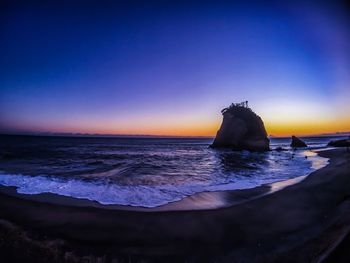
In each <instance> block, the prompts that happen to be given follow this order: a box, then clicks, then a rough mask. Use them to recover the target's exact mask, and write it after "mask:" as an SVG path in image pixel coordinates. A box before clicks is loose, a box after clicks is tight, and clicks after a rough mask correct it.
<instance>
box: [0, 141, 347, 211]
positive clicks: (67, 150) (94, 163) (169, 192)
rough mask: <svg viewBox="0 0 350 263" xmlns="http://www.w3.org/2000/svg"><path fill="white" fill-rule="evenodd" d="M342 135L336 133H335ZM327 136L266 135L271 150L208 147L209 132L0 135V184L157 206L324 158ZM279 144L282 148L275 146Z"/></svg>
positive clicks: (243, 185)
mask: <svg viewBox="0 0 350 263" xmlns="http://www.w3.org/2000/svg"><path fill="white" fill-rule="evenodd" d="M338 138H339V139H341V137H338ZM332 139H334V138H332V137H313V138H311V137H308V138H303V140H304V141H305V142H306V143H307V144H308V146H309V147H308V148H305V149H299V150H294V149H291V148H290V147H289V144H290V142H291V139H290V138H271V140H270V141H271V143H270V147H271V151H268V152H263V153H258V152H249V151H233V150H230V149H212V148H210V147H209V146H210V144H211V143H212V142H213V138H164V137H161V138H153V137H145V138H141V137H135V138H129V137H76V136H75V137H63V136H56V137H55V136H20V135H0V185H3V186H14V187H16V188H17V192H18V193H22V194H39V193H54V194H59V195H64V196H70V197H75V198H83V199H89V200H93V201H97V202H99V203H101V204H104V205H111V204H114V205H126V206H140V207H157V206H161V205H165V204H167V203H170V202H174V201H178V200H181V199H183V198H184V197H186V196H190V195H193V194H195V193H198V192H207V191H224V190H234V189H248V188H254V187H257V186H260V185H265V184H270V183H273V182H281V181H285V180H288V179H292V178H296V177H299V176H305V175H308V174H309V173H311V172H313V171H315V170H317V169H320V168H322V167H324V166H325V165H327V163H328V160H327V159H326V158H322V157H320V156H318V155H317V153H316V152H315V151H314V150H316V149H326V148H327V144H328V142H329V141H330V140H332ZM278 147H282V148H283V149H284V150H283V151H277V150H276V149H277V148H278Z"/></svg>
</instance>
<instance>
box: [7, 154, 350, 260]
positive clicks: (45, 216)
mask: <svg viewBox="0 0 350 263" xmlns="http://www.w3.org/2000/svg"><path fill="white" fill-rule="evenodd" d="M320 155H321V156H324V157H327V158H330V163H329V165H327V166H326V167H325V168H322V169H320V170H318V171H315V172H313V173H311V174H310V175H309V176H308V177H307V178H305V179H304V180H302V181H301V182H300V183H297V184H294V185H291V186H288V187H286V188H284V189H283V190H281V191H278V192H274V193H273V194H269V195H266V194H264V193H266V189H264V188H260V189H258V190H257V189H252V190H251V193H252V192H254V191H257V192H255V193H253V194H250V193H249V190H247V191H244V192H237V191H236V192H235V191H230V192H229V196H226V198H232V199H233V200H236V201H237V200H238V201H242V200H243V201H244V202H236V201H234V202H232V206H230V207H224V208H220V209H206V210H192V211H189V210H187V211H149V210H147V211H143V210H137V209H136V210H125V209H124V210H122V209H119V208H120V207H119V208H118V207H105V206H101V205H98V204H97V203H95V202H90V201H87V200H77V199H74V198H68V197H59V196H55V195H51V194H43V195H40V197H39V198H37V199H35V200H33V199H32V200H29V199H28V197H27V196H24V195H20V194H16V193H15V191H14V189H13V188H12V189H11V188H6V189H4V188H2V191H1V194H0V218H1V219H4V220H6V221H5V222H10V223H9V224H14V225H15V226H16V229H19V230H18V231H15V232H16V233H18V232H20V231H23V232H24V233H28V235H30V236H31V238H29V239H28V238H27V239H25V240H27V241H28V240H32V239H33V240H34V241H35V242H37V243H35V242H34V241H33V242H34V243H35V244H38V246H39V247H40V246H41V248H42V249H41V250H39V249H38V251H48V252H47V253H48V254H49V253H51V252H49V251H51V250H50V249H46V250H45V244H46V243H47V240H48V239H49V240H54V239H55V240H56V239H59V240H61V241H62V242H64V246H58V247H55V253H56V254H57V257H58V258H59V260H58V261H59V262H63V261H64V259H66V261H67V262H71V261H69V259H67V256H66V255H67V252H68V251H69V253H70V255H71V254H74V255H75V257H74V260H79V259H82V258H83V256H86V255H92V256H91V257H93V258H94V259H98V258H100V262H103V261H105V262H109V261H110V260H111V259H113V258H114V259H115V258H117V259H119V260H123V259H126V260H127V262H128V260H131V261H136V262H139V261H141V260H146V261H147V260H148V261H159V262H164V261H174V262H179V261H180V262H183V261H187V262H188V261H190V262H214V261H215V262H322V261H325V260H328V261H329V260H332V258H333V259H336V260H337V261H338V262H342V261H341V260H346V259H347V258H350V253H348V252H347V251H346V249H344V248H342V247H344V246H345V245H344V244H347V243H346V242H348V243H349V237H348V236H349V229H350V154H349V153H346V150H345V149H343V148H341V149H336V150H330V151H325V152H320ZM237 193H238V194H237ZM226 194H228V193H227V192H226ZM230 196H231V197H230ZM256 197H259V198H256ZM240 198H241V199H240ZM226 200H229V199H226ZM6 224H7V223H4V224H3V228H0V229H5V230H2V231H5V232H3V233H7V235H8V240H12V239H11V238H13V236H14V234H9V231H7V230H6V229H8V228H6ZM11 229H12V228H11ZM10 233H13V232H11V231H10ZM23 235H24V234H23ZM23 235H22V236H23ZM14 239H15V240H14V241H12V242H13V245H11V244H12V243H11V244H10V245H9V244H7V245H6V246H4V245H2V251H3V252H2V253H3V254H4V255H6V257H14V258H15V257H19V256H21V255H20V253H19V254H18V252H19V251H18V250H16V249H14V248H18V246H19V245H18V244H22V243H21V242H22V241H21V240H20V241H18V238H14ZM0 241H1V240H0ZM23 242H24V241H23ZM33 242H31V243H33ZM43 242H44V243H43ZM45 242H46V243H45ZM0 247H1V242H0ZM19 247H20V246H19ZM43 247H44V248H43ZM5 248H6V251H4V250H5ZM11 251H12V252H11ZM13 251H16V252H17V254H16V252H13ZM22 253H24V252H22ZM38 253H39V252H38ZM43 253H44V252H40V253H39V254H35V253H27V254H25V255H26V256H27V257H26V259H27V261H30V260H33V262H35V257H37V258H38V257H39V256H40V257H42V258H45V257H44V256H43ZM44 254H45V253H44ZM56 254H55V255H56ZM60 257H61V258H60ZM68 258H69V257H68ZM70 259H71V260H73V259H72V258H70ZM74 260H73V261H72V262H76V261H74ZM101 260H102V261H101ZM344 262H346V261H344Z"/></svg>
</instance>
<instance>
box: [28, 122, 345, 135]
mask: <svg viewBox="0 0 350 263" xmlns="http://www.w3.org/2000/svg"><path fill="white" fill-rule="evenodd" d="M221 121H222V119H221V118H220V119H218V120H217V121H212V122H204V121H202V122H194V123H184V124H182V123H181V122H178V123H175V124H169V123H163V124H155V123H149V124H147V125H136V124H135V125H132V126H131V127H130V126H123V125H121V126H119V127H121V128H119V127H116V126H114V125H107V124H105V125H102V124H101V123H99V124H96V125H94V127H91V126H90V127H89V126H87V125H86V126H85V125H84V126H85V127H79V126H80V125H65V127H64V128H63V127H62V126H61V129H55V128H52V129H50V130H47V129H46V130H44V129H42V128H41V127H36V128H34V129H33V130H32V131H34V132H35V131H40V130H41V131H43V130H44V131H45V132H52V133H82V134H104V135H106V134H108V135H150V136H157V135H159V136H184V137H186V136H191V137H192V136H193V137H195V136H200V137H202V136H203V137H214V136H215V135H216V132H217V130H218V129H219V127H220V124H221ZM264 124H265V128H266V131H267V134H268V135H272V136H274V137H286V136H291V135H296V136H311V135H319V134H328V133H336V132H349V131H350V120H349V119H348V118H343V119H339V120H301V121H296V120H292V121H288V120H285V121H277V120H266V121H264ZM108 126H109V127H108ZM102 127H103V128H102ZM105 127H108V128H105Z"/></svg>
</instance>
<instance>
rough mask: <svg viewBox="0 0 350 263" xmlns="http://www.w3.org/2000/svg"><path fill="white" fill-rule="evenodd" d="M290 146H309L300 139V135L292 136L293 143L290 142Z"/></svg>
mask: <svg viewBox="0 0 350 263" xmlns="http://www.w3.org/2000/svg"><path fill="white" fill-rule="evenodd" d="M290 147H293V148H301V147H307V145H306V143H305V142H303V141H302V140H301V139H299V138H298V137H296V136H294V135H293V136H292V143H291V144H290Z"/></svg>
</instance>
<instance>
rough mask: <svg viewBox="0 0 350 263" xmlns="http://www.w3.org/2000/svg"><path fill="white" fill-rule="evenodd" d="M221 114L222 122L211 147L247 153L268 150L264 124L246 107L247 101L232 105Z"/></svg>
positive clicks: (268, 145)
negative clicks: (245, 151) (247, 151)
mask: <svg viewBox="0 0 350 263" xmlns="http://www.w3.org/2000/svg"><path fill="white" fill-rule="evenodd" d="M221 113H222V115H223V121H222V124H221V127H220V129H219V131H218V132H217V134H216V137H215V140H214V142H213V144H212V145H211V147H213V148H231V149H233V150H249V151H268V150H269V149H270V141H269V139H268V138H267V133H266V130H265V126H264V123H263V121H262V120H261V118H260V117H259V116H258V115H256V114H255V113H254V112H253V111H252V110H251V109H250V108H249V107H248V102H247V101H245V102H242V103H232V104H231V105H230V106H229V107H228V108H225V109H223V110H222V111H221Z"/></svg>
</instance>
